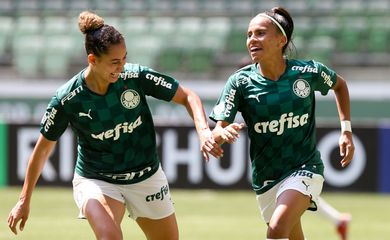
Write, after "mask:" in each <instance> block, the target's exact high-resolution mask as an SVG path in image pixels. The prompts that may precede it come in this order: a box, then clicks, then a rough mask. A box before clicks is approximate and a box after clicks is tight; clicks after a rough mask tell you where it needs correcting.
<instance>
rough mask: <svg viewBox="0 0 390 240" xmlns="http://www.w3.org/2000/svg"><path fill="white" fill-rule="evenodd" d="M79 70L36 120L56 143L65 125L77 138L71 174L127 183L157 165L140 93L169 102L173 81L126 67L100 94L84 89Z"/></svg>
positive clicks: (153, 139) (145, 175) (149, 122)
mask: <svg viewBox="0 0 390 240" xmlns="http://www.w3.org/2000/svg"><path fill="white" fill-rule="evenodd" d="M84 71H85V69H84V70H82V71H81V72H80V73H79V74H77V75H76V76H74V77H73V78H72V79H71V80H70V81H68V82H67V83H66V84H64V85H63V86H61V87H60V88H59V89H58V90H57V92H56V94H55V96H54V97H53V98H52V99H51V101H50V103H49V105H48V108H47V111H46V113H45V116H44V117H43V119H42V122H41V133H42V135H43V136H45V137H46V138H47V139H49V140H53V141H55V140H57V139H58V138H59V137H60V136H61V134H62V133H63V132H64V131H65V129H66V128H67V127H68V126H69V125H70V127H71V128H72V130H73V131H74V133H75V134H76V136H77V142H78V156H77V163H76V168H75V171H76V172H77V173H78V174H80V175H81V176H84V177H88V178H95V179H101V180H105V181H107V182H111V183H118V184H130V183H135V182H139V181H142V180H144V179H146V178H148V177H149V176H151V175H152V174H153V173H154V172H155V171H156V170H157V169H158V166H159V163H160V161H159V158H158V155H157V150H156V136H155V130H154V123H153V119H152V114H151V112H150V109H149V106H148V103H147V101H146V95H150V96H153V97H155V98H158V99H162V100H165V101H170V100H171V99H172V98H173V96H174V95H175V93H176V90H177V88H178V85H179V83H178V82H177V80H175V79H173V78H171V77H169V76H166V75H162V74H160V73H158V72H155V71H153V70H152V69H149V68H147V67H143V66H140V65H138V64H129V63H127V64H126V65H125V66H124V70H123V71H122V73H121V74H120V76H119V78H118V80H117V81H116V82H115V83H112V84H110V86H109V88H108V91H107V93H106V94H105V95H103V96H102V95H98V94H96V93H94V92H92V91H90V90H89V89H88V88H87V86H86V84H85V78H84Z"/></svg>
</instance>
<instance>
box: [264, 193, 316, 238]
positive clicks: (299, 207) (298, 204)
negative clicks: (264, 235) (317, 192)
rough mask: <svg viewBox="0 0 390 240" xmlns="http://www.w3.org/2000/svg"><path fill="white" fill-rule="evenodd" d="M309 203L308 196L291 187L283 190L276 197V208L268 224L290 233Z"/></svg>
mask: <svg viewBox="0 0 390 240" xmlns="http://www.w3.org/2000/svg"><path fill="white" fill-rule="evenodd" d="M309 205H310V196H307V195H304V194H302V193H301V192H298V191H296V190H293V189H288V190H285V191H283V192H282V193H281V194H280V195H279V196H278V198H277V201H276V208H275V211H274V213H273V214H272V218H271V221H270V223H269V225H270V226H271V227H272V226H277V228H278V229H280V230H281V229H283V230H282V231H283V232H288V233H290V232H291V231H292V229H293V228H294V227H295V225H296V224H299V221H300V218H301V216H302V214H303V213H304V212H305V211H306V210H307V208H308V207H309Z"/></svg>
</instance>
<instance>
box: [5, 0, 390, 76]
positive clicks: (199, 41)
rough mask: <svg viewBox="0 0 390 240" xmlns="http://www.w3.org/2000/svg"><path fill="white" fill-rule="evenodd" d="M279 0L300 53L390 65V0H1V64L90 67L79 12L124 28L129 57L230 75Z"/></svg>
mask: <svg viewBox="0 0 390 240" xmlns="http://www.w3.org/2000/svg"><path fill="white" fill-rule="evenodd" d="M275 5H281V6H285V7H286V8H287V9H289V10H290V12H291V13H292V15H293V17H294V20H295V25H296V27H295V29H296V30H295V35H294V42H295V46H296V49H297V51H296V53H297V55H298V56H297V57H300V58H314V59H319V60H321V61H323V62H324V63H326V64H329V65H331V66H333V67H343V66H346V67H351V66H352V67H354V66H357V67H358V66H364V67H370V66H378V65H379V66H384V67H386V66H389V65H390V47H389V44H388V42H389V40H390V15H389V12H390V0H376V1H364V0H343V1H337V0H295V1H289V0H279V1H266V0H241V1H234V0H213V1H208V0H132V1H127V0H28V1H27V0H0V13H1V15H0V16H1V17H0V68H1V69H8V70H11V71H13V73H14V75H15V76H18V77H37V78H47V79H53V78H54V79H55V78H61V79H62V78H67V77H69V76H72V74H73V73H74V72H75V71H77V70H78V69H80V68H81V67H83V66H85V64H86V60H85V53H84V48H83V40H82V34H81V33H80V32H79V30H78V28H77V16H78V14H79V13H80V12H81V11H83V10H92V11H96V12H97V13H98V14H100V15H102V16H103V17H104V18H105V20H106V22H107V23H108V24H111V25H114V26H115V27H117V28H118V30H119V31H121V32H122V33H123V35H124V36H125V39H126V44H127V46H128V60H129V61H131V62H139V63H141V64H145V65H148V66H150V67H153V68H156V69H158V70H161V71H163V72H168V73H172V74H176V73H187V74H182V75H180V76H183V77H191V78H194V77H195V78H197V76H200V77H205V78H210V77H211V78H213V79H214V78H215V77H217V76H226V74H225V73H224V71H229V72H231V71H233V70H234V69H235V67H236V65H237V63H238V62H239V61H240V59H242V58H243V57H244V56H246V55H247V50H246V48H245V38H246V34H245V32H246V28H247V25H248V22H249V20H250V19H251V17H253V16H254V15H256V14H257V13H259V12H261V11H264V10H266V9H269V8H271V7H273V6H275Z"/></svg>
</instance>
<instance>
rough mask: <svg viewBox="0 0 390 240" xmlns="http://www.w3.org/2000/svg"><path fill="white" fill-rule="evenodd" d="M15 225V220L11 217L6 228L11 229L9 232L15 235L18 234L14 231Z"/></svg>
mask: <svg viewBox="0 0 390 240" xmlns="http://www.w3.org/2000/svg"><path fill="white" fill-rule="evenodd" d="M16 224H17V221H15V219H14V218H13V217H12V216H11V219H10V222H9V224H8V227H9V228H10V229H11V231H12V232H13V233H14V234H15V235H16V234H18V232H17V230H16Z"/></svg>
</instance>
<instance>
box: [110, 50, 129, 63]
mask: <svg viewBox="0 0 390 240" xmlns="http://www.w3.org/2000/svg"><path fill="white" fill-rule="evenodd" d="M126 57H127V52H126V54H125V56H124V57H123V58H126ZM120 60H121V59H119V58H114V59H111V62H117V61H120Z"/></svg>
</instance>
